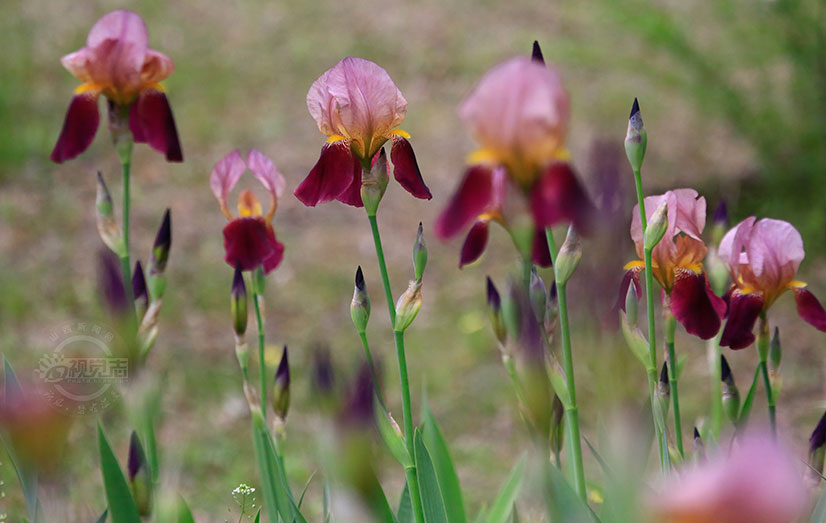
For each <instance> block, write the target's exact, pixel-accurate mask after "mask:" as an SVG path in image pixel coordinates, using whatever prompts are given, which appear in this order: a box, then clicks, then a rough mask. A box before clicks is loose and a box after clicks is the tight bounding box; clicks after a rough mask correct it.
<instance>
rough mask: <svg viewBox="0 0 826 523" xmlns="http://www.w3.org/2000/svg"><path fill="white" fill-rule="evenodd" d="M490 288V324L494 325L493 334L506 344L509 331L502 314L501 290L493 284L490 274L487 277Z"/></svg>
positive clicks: (488, 287)
mask: <svg viewBox="0 0 826 523" xmlns="http://www.w3.org/2000/svg"><path fill="white" fill-rule="evenodd" d="M487 290H488V316H489V317H490V325H491V327H493V334H494V335H495V336H496V339H497V340H499V343H501V344H504V343H505V340H506V339H507V331H506V329H505V319H504V317H503V316H502V298H501V297H500V296H499V291H498V290H496V286H495V285H494V284H493V280H491V279H490V276H488V278H487Z"/></svg>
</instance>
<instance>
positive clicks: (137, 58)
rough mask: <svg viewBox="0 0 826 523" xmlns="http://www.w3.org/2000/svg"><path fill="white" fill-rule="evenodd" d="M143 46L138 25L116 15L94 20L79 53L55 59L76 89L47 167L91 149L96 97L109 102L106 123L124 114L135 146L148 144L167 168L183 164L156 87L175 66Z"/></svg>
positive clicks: (127, 14) (124, 14) (142, 27)
mask: <svg viewBox="0 0 826 523" xmlns="http://www.w3.org/2000/svg"><path fill="white" fill-rule="evenodd" d="M148 42H149V35H148V33H147V31H146V24H145V23H144V21H143V19H142V18H141V17H140V16H138V15H137V14H135V13H133V12H131V11H126V10H123V9H118V10H117V11H112V12H111V13H108V14H106V15H104V16H103V18H101V19H100V20H98V22H97V23H96V24H95V25H94V26H93V27H92V30H91V31H89V36H88V37H87V39H86V46H85V47H83V48H81V49H80V50H78V51H75V52H74V53H71V54H68V55H66V56H64V57H63V58H62V59H61V62H62V63H63V66H64V67H65V68H66V69H68V70H69V72H70V73H72V74H73V75H74V76H75V77H77V79H78V80H80V81H81V82H82V83H81V85H79V86H78V87H77V88H76V89H75V94H74V96H73V97H72V101H71V103H70V104H69V110H68V111H67V112H66V119H65V121H64V122H63V129H62V130H61V131H60V137H59V138H58V140H57V144H55V147H54V150H53V151H52V155H51V159H52V161H54V162H57V163H62V162H64V161H66V160H71V159H72V158H74V157H76V156H78V155H79V154H80V153H82V152H83V151H85V150H86V149H87V148H88V147H89V145H91V143H92V140H93V139H94V137H95V133H96V132H97V129H98V124H99V123H100V115H99V113H98V97H99V96H100V95H101V94H102V95H104V96H105V97H106V99H107V100H108V101H109V118H110V121H113V122H117V121H118V120H119V119H120V118H121V115H122V114H123V113H124V112H125V111H128V120H129V130H130V131H131V133H132V136H133V138H134V141H135V142H138V143H148V144H149V145H150V146H151V147H152V148H153V149H155V150H157V151H159V152H161V153H163V154H165V155H166V159H167V160H168V161H170V162H180V161H183V155H182V153H181V145H180V143H179V142H178V131H177V130H176V128H175V119H174V118H173V116H172V109H171V108H170V107H169V101H168V100H167V99H166V95H165V94H164V88H163V86H161V84H160V82H161V81H162V80H164V79H165V78H167V77H168V76H169V75H171V74H172V72H173V71H174V70H175V65H174V64H173V63H172V60H170V59H169V57H167V56H166V55H164V54H162V53H159V52H158V51H155V50H154V49H150V48H149V45H148Z"/></svg>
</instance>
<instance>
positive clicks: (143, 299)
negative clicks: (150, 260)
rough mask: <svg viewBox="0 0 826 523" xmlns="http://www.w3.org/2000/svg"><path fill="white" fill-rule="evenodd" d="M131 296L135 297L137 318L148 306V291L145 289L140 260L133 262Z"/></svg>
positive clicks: (140, 316)
mask: <svg viewBox="0 0 826 523" xmlns="http://www.w3.org/2000/svg"><path fill="white" fill-rule="evenodd" d="M132 296H133V297H134V298H135V309H136V310H137V313H138V318H142V317H143V315H144V314H145V313H146V309H147V307H148V306H149V291H148V290H147V289H146V278H145V277H144V274H143V266H142V265H141V262H140V261H137V262H135V271H134V273H133V274H132Z"/></svg>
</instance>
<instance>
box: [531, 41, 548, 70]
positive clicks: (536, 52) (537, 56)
mask: <svg viewBox="0 0 826 523" xmlns="http://www.w3.org/2000/svg"><path fill="white" fill-rule="evenodd" d="M531 59H532V60H533V61H535V62H539V63H540V64H542V65H545V58H544V57H543V56H542V49H541V48H540V47H539V42H538V41H536V40H534V41H533V52H532V53H531Z"/></svg>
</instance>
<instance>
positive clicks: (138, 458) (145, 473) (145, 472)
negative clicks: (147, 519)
mask: <svg viewBox="0 0 826 523" xmlns="http://www.w3.org/2000/svg"><path fill="white" fill-rule="evenodd" d="M127 468H128V473H129V488H130V489H131V490H132V497H133V498H134V499H135V505H137V507H138V513H139V514H140V515H141V516H148V515H149V513H150V512H151V510H152V478H151V477H150V474H149V467H148V465H147V462H146V454H145V453H144V451H143V446H142V445H141V441H140V439H139V438H138V434H137V433H136V432H135V431H132V437H131V438H129V462H128V466H127Z"/></svg>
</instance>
